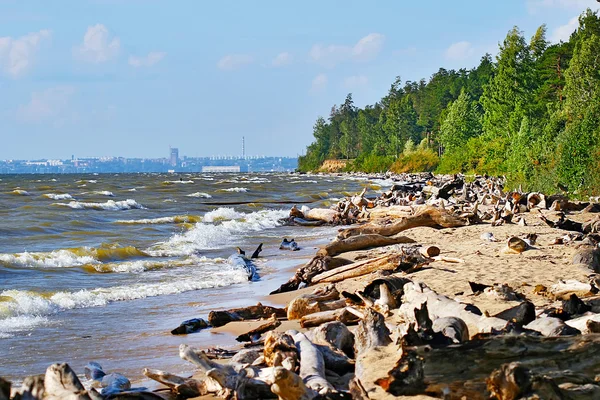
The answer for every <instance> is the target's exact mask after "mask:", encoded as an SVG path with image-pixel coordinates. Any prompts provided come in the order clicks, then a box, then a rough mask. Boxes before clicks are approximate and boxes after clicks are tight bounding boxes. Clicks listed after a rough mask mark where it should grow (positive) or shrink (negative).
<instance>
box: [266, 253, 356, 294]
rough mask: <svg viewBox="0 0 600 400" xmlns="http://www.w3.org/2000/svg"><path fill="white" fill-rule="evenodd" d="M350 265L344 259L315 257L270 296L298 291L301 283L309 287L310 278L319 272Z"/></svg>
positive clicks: (349, 262)
mask: <svg viewBox="0 0 600 400" xmlns="http://www.w3.org/2000/svg"><path fill="white" fill-rule="evenodd" d="M351 263H352V261H349V260H346V259H344V258H338V257H336V258H332V257H329V256H315V257H313V258H312V259H311V260H310V261H309V262H307V263H306V264H305V265H304V266H303V267H302V268H299V269H298V270H297V271H296V273H295V274H294V276H293V277H291V278H290V279H289V280H288V281H287V282H286V283H284V284H283V285H281V286H280V287H279V289H277V290H274V291H272V292H271V294H276V293H285V292H291V291H292V290H296V289H298V287H299V286H300V284H301V283H305V284H307V285H309V284H310V283H312V278H313V277H314V276H316V275H318V274H320V273H321V272H324V271H327V270H329V269H333V268H337V267H340V266H342V265H347V264H351Z"/></svg>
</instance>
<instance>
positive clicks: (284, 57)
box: [271, 51, 293, 67]
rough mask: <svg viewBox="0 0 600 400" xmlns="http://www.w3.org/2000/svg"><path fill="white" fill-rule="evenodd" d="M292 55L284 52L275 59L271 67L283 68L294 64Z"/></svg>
mask: <svg viewBox="0 0 600 400" xmlns="http://www.w3.org/2000/svg"><path fill="white" fill-rule="evenodd" d="M292 58H293V57H292V55H291V54H290V53H288V52H287V51H286V52H283V53H279V54H277V57H275V58H274V59H273V61H272V62H271V65H272V66H273V67H283V66H284V65H288V64H290V63H291V62H292Z"/></svg>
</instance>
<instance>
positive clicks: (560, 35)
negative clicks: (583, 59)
mask: <svg viewBox="0 0 600 400" xmlns="http://www.w3.org/2000/svg"><path fill="white" fill-rule="evenodd" d="M578 27H579V17H573V18H571V19H570V20H569V22H568V23H567V24H566V25H561V26H559V27H558V28H556V29H555V30H553V31H552V34H551V35H550V40H551V41H552V42H554V43H558V42H560V41H561V40H562V41H563V42H567V41H568V40H569V37H571V34H572V33H573V32H575V30H576V29H577V28H578Z"/></svg>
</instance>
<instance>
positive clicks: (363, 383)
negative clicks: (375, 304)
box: [350, 309, 395, 399]
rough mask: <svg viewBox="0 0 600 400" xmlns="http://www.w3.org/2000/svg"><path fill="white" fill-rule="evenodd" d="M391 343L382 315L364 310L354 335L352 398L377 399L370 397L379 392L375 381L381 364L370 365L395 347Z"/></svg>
mask: <svg viewBox="0 0 600 400" xmlns="http://www.w3.org/2000/svg"><path fill="white" fill-rule="evenodd" d="M391 343H392V339H391V338H390V331H389V329H388V328H387V326H386V325H385V320H384V318H383V315H381V314H379V313H378V312H376V311H374V310H371V309H366V310H365V314H364V318H363V319H362V320H361V321H360V322H359V324H358V328H357V329H356V334H355V343H354V347H355V352H356V369H355V377H354V379H353V380H352V382H351V383H350V393H351V394H352V397H353V398H356V399H369V398H377V397H376V396H373V397H371V396H372V395H373V394H374V393H375V392H377V391H378V390H379V388H378V386H377V385H375V380H376V378H377V377H378V376H379V375H380V372H381V371H379V369H380V368H381V364H379V365H376V364H372V361H375V360H380V359H381V357H382V355H383V354H385V352H386V351H387V350H391V349H389V348H390V347H392V346H393V347H395V346H394V345H392V344H391ZM392 351H394V350H392ZM394 352H395V351H394ZM375 362H377V361H375Z"/></svg>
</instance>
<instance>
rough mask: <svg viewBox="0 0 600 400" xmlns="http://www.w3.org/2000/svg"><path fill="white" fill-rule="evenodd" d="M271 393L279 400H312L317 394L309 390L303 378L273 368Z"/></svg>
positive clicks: (280, 368) (283, 369)
mask: <svg viewBox="0 0 600 400" xmlns="http://www.w3.org/2000/svg"><path fill="white" fill-rule="evenodd" d="M271 391H272V392H273V393H274V394H276V395H277V396H278V399H279V400H312V399H314V398H315V397H317V393H316V392H315V391H313V390H312V389H310V388H308V387H307V386H306V384H305V383H304V382H303V380H302V378H300V377H299V376H298V375H296V374H295V373H294V372H292V371H288V370H287V369H285V368H283V367H275V368H273V384H272V385H271Z"/></svg>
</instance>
